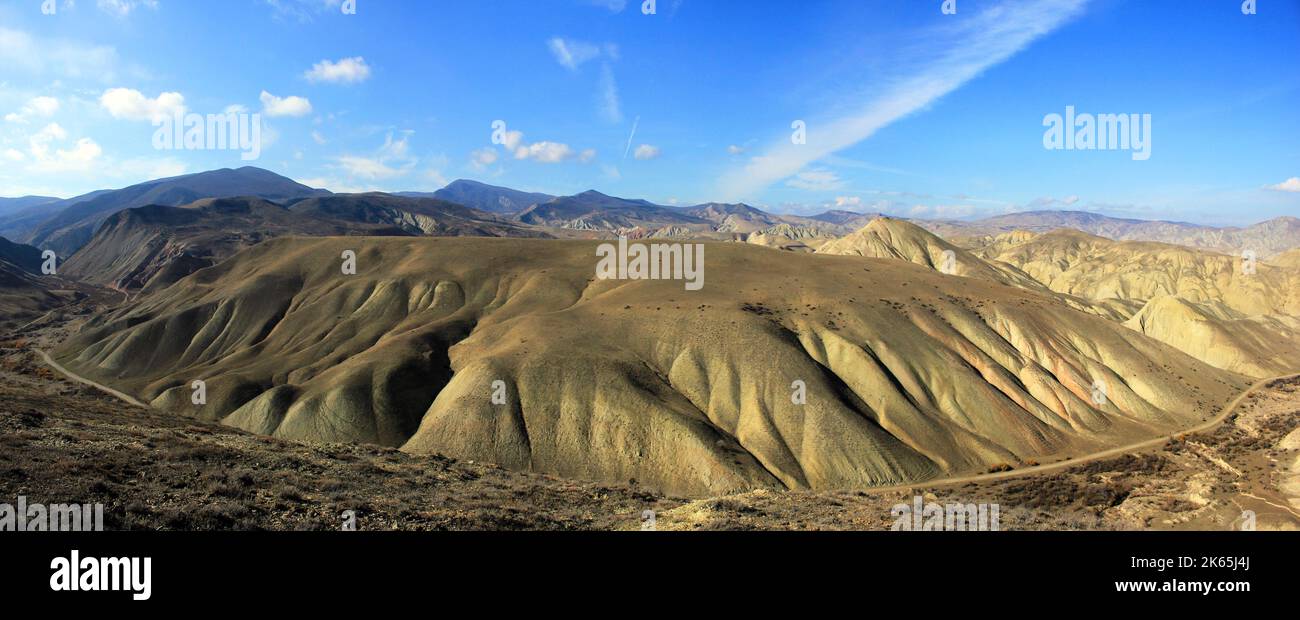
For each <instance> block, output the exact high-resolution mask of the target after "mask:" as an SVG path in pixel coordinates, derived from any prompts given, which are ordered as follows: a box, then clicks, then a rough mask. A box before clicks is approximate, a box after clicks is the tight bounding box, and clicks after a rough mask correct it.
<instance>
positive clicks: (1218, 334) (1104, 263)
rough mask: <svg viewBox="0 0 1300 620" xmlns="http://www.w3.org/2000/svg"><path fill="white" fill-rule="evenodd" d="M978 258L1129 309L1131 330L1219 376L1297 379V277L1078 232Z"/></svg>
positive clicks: (1025, 241) (1016, 236) (1013, 240)
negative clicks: (1288, 375)
mask: <svg viewBox="0 0 1300 620" xmlns="http://www.w3.org/2000/svg"><path fill="white" fill-rule="evenodd" d="M978 254H979V255H981V256H984V257H986V258H989V259H991V260H997V261H1002V262H1005V263H1008V264H1011V265H1014V266H1016V267H1018V268H1020V269H1021V270H1023V271H1024V272H1025V273H1028V274H1029V275H1031V276H1033V277H1034V278H1035V279H1037V280H1038V281H1040V282H1042V283H1043V284H1045V285H1046V286H1048V287H1050V288H1051V289H1052V290H1053V291H1057V292H1060V293H1063V294H1068V295H1073V296H1077V297H1082V298H1086V299H1090V300H1092V301H1094V302H1096V303H1105V304H1110V305H1112V306H1113V307H1115V308H1120V309H1122V308H1124V307H1125V306H1127V307H1128V308H1132V312H1131V314H1132V316H1131V317H1130V318H1129V320H1128V322H1127V324H1128V325H1129V326H1130V327H1132V328H1133V329H1136V330H1138V331H1141V332H1142V333H1145V334H1146V335H1148V336H1152V337H1154V338H1157V339H1159V340H1161V341H1163V342H1166V343H1168V344H1171V345H1173V346H1175V347H1177V348H1179V349H1180V350H1182V351H1184V352H1187V353H1190V354H1192V355H1193V356H1195V357H1197V358H1198V359H1201V360H1204V361H1206V362H1209V363H1210V364H1213V365H1215V366H1218V367H1220V368H1224V369H1228V370H1232V371H1236V372H1241V373H1246V374H1250V375H1253V376H1256V377H1268V376H1275V375H1279V374H1283V373H1287V372H1294V371H1300V329H1297V326H1300V320H1298V317H1300V270H1297V269H1292V268H1287V267H1277V266H1274V265H1272V264H1265V263H1264V262H1263V261H1256V262H1255V263H1254V264H1253V265H1248V264H1247V263H1246V262H1245V261H1244V260H1243V258H1242V257H1234V256H1227V255H1223V254H1217V253H1214V252H1208V251H1204V250H1196V249H1192V248H1185V247H1180V246H1174V245H1167V244H1163V243H1151V242H1138V241H1111V240H1109V239H1103V238H1101V237H1094V236H1092V235H1088V234H1086V233H1081V232H1078V231H1073V230H1061V231H1055V232H1051V233H1046V234H1041V235H1033V234H1027V233H1011V234H1008V235H1003V236H1000V237H998V238H997V239H995V240H994V241H992V242H991V243H989V244H988V245H986V246H985V247H984V248H983V249H981V250H980V251H979V252H978Z"/></svg>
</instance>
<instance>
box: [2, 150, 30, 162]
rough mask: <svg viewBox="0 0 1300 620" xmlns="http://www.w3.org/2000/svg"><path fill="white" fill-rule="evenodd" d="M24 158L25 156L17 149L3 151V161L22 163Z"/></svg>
mask: <svg viewBox="0 0 1300 620" xmlns="http://www.w3.org/2000/svg"><path fill="white" fill-rule="evenodd" d="M26 158H27V156H26V155H23V152H22V151H20V150H18V149H5V159H7V160H9V161H22V160H24V159H26Z"/></svg>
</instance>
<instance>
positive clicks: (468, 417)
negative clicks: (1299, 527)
mask: <svg viewBox="0 0 1300 620" xmlns="http://www.w3.org/2000/svg"><path fill="white" fill-rule="evenodd" d="M595 247H596V244H594V243H589V242H562V241H533V240H494V239H461V238H455V239H452V238H447V239H402V238H391V239H379V238H364V239H363V238H330V239H277V240H272V241H268V242H266V243H263V244H261V245H258V246H256V247H254V248H252V249H250V250H247V251H245V252H242V253H240V254H239V255H237V256H235V257H233V258H231V259H230V260H228V261H226V262H224V263H222V264H220V265H217V266H215V267H211V268H208V269H204V270H202V271H199V272H197V273H195V274H193V275H192V276H190V277H188V278H186V279H184V280H182V281H180V282H178V283H177V284H175V285H173V286H172V287H170V288H169V289H167V290H165V291H162V292H159V293H155V294H152V295H148V296H146V297H145V298H143V299H142V300H141V301H139V302H138V303H136V304H134V305H132V306H130V307H128V308H126V309H124V310H121V311H119V312H117V313H115V314H113V315H110V316H108V317H106V318H104V319H103V320H101V321H99V322H98V324H96V325H93V326H92V327H91V328H89V329H87V330H86V331H84V332H83V333H82V334H81V335H80V336H78V337H77V338H74V339H72V340H71V341H70V342H69V343H68V344H66V345H65V346H63V347H61V348H60V349H59V351H58V352H57V357H58V358H59V359H60V361H61V362H62V363H64V364H65V365H66V366H68V367H69V368H71V369H72V370H74V371H76V372H79V373H82V374H85V375H87V376H90V377H92V378H95V379H98V380H100V381H102V382H104V383H107V384H110V385H113V386H115V387H118V388H120V389H123V390H124V391H127V392H129V393H133V394H136V395H138V396H140V397H141V398H143V399H144V400H146V401H152V402H153V404H154V405H155V406H157V407H161V408H166V409H172V410H176V411H179V412H183V413H187V414H192V415H197V416H200V417H202V418H205V419H209V420H224V421H225V422H226V423H228V424H232V425H235V426H238V427H240V428H244V429H246V430H252V431H255V432H259V433H266V434H273V435H276V436H279V437H284V438H293V439H306V440H313V441H359V442H375V443H381V444H385V445H390V446H399V445H400V446H403V449H405V450H407V451H410V452H414V453H429V452H442V453H446V454H449V455H451V456H456V457H461V458H470V459H477V460H488V461H492V462H498V463H501V464H503V465H505V466H507V467H511V468H514V469H520V470H531V471H538V472H546V473H553V474H559V475H565V476H571V477H579V478H587V479H596V480H604V481H620V482H626V481H628V480H629V479H636V480H638V481H640V482H642V483H645V484H648V485H651V486H653V487H655V488H661V489H665V490H668V491H672V492H682V493H691V494H707V493H717V492H729V491H735V490H742V489H748V488H756V487H790V488H814V489H827V488H852V487H863V486H871V485H881V484H891V483H900V482H909V481H917V480H924V479H928V478H932V477H935V476H939V475H942V474H945V473H959V472H979V471H986V470H988V469H990V468H993V467H997V466H1004V465H1014V464H1019V463H1024V462H1028V461H1031V460H1038V461H1047V460H1052V459H1059V458H1065V457H1066V456H1070V455H1078V454H1082V453H1085V452H1090V451H1093V450H1095V449H1098V448H1100V447H1104V446H1108V445H1117V444H1123V443H1129V442H1132V441H1133V440H1135V439H1141V438H1145V437H1149V436H1155V435H1158V434H1161V433H1165V432H1171V431H1172V430H1177V429H1180V428H1186V427H1189V426H1192V425H1194V424H1195V423H1197V422H1199V421H1201V420H1204V419H1206V418H1208V417H1210V416H1212V415H1213V414H1214V413H1215V412H1216V411H1217V409H1218V407H1219V406H1221V405H1222V404H1223V403H1225V402H1226V401H1228V400H1229V399H1230V398H1231V397H1232V396H1234V395H1235V394H1236V393H1237V392H1238V391H1240V390H1241V389H1244V387H1245V386H1246V385H1247V383H1248V382H1247V381H1246V380H1245V378H1244V377H1241V376H1239V375H1234V374H1231V373H1227V372H1223V371H1220V370H1216V369H1214V368H1212V367H1210V366H1208V365H1205V364H1203V363H1201V362H1199V361H1197V360H1195V359H1193V358H1192V357H1189V356H1187V355H1184V354H1182V353H1179V352H1178V351H1176V350H1174V349H1173V348H1171V347H1169V346H1167V345H1164V344H1162V343H1159V342H1157V341H1155V340H1152V339H1149V338H1146V337H1143V336H1141V335H1138V334H1135V333H1134V332H1132V331H1131V330H1128V329H1127V328H1125V327H1123V326H1122V325H1120V324H1119V323H1116V322H1113V321H1107V320H1104V319H1101V318H1098V317H1095V316H1092V315H1089V314H1085V313H1082V312H1078V311H1075V310H1072V309H1070V308H1069V307H1067V306H1065V305H1064V304H1062V303H1061V302H1060V301H1059V299H1058V298H1056V297H1053V296H1050V295H1046V294H1039V293H1034V292H1030V291H1025V290H1021V289H1017V288H1011V287H1003V286H1000V285H990V284H989V283H987V282H984V281H981V280H975V279H971V278H961V277H950V276H944V275H941V274H938V273H936V272H934V271H933V270H932V269H928V268H924V267H919V266H916V265H912V264H909V263H905V262H902V261H897V260H875V259H864V258H859V257H837V256H809V255H795V254H788V253H777V252H771V251H769V250H765V249H762V248H754V247H749V246H747V245H744V244H709V245H708V246H707V251H706V262H705V264H706V269H705V272H706V274H707V279H706V281H705V282H706V284H705V286H704V289H703V290H701V291H697V292H687V291H685V290H684V288H683V283H682V282H680V281H672V280H664V281H598V280H594V278H593V274H594V268H595V264H596V254H595ZM345 249H354V250H356V251H357V254H358V256H359V258H360V260H359V273H358V274H357V275H355V276H344V275H342V274H341V273H340V270H339V262H340V261H339V256H340V254H341V252H342V251H343V250H345ZM195 379H203V380H205V381H206V383H207V396H208V400H207V404H206V405H203V406H201V407H197V406H194V405H191V404H190V395H191V389H190V385H191V382H192V381H193V380H195ZM496 381H501V382H502V384H498V385H497V386H494V382H496ZM795 381H803V382H804V383H805V384H806V387H807V402H806V404H802V405H800V404H795V403H793V402H792V398H791V392H792V390H791V387H792V383H793V382H795ZM1098 381H1099V382H1101V383H1103V384H1104V385H1105V396H1106V397H1105V398H1104V399H1101V400H1094V390H1093V386H1094V385H1096V383H1095V382H1098ZM502 385H503V386H504V388H505V389H504V393H505V395H506V401H505V402H506V404H504V405H494V404H493V402H492V395H493V393H494V391H495V390H496V388H497V387H500V386H502ZM1094 403H1100V404H1094Z"/></svg>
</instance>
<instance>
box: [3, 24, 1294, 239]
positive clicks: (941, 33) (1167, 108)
mask: <svg viewBox="0 0 1300 620" xmlns="http://www.w3.org/2000/svg"><path fill="white" fill-rule="evenodd" d="M653 4H654V6H653V12H651V11H649V10H648V9H649V8H651V7H649V6H647V5H646V4H645V3H643V2H642V1H641V0H545V1H537V0H475V1H464V2H452V1H430V0H420V1H398V0H354V1H348V0H222V1H220V2H209V1H200V0H0V196H10V197H12V196H21V195H28V194H35V195H51V196H59V197H69V196H74V195H78V194H82V193H85V192H88V191H92V190H96V189H103V188H117V187H124V186H127V185H130V184H133V183H137V182H140V181H144V180H148V179H152V178H158V177H164V176H174V175H178V174H185V173H193V172H200V171H204V170H210V169H215V168H225V167H232V168H233V167H239V166H244V165H255V166H259V167H262V168H266V169H269V170H272V171H274V172H277V173H279V174H283V175H285V176H288V177H290V178H293V179H295V180H298V181H300V182H302V183H306V184H308V185H312V186H314V187H324V188H326V189H330V190H333V191H340V192H353V191H433V190H436V189H438V188H440V187H442V186H444V185H445V184H447V183H448V182H450V181H452V180H455V179H458V178H468V179H474V180H478V181H482V182H485V183H491V184H495V185H504V186H508V187H513V188H516V189H521V190H527V191H541V192H546V193H551V194H557V195H564V194H573V193H578V192H581V191H585V190H587V189H596V190H599V191H602V192H604V193H607V194H611V195H616V196H624V197H633V198H645V199H647V200H651V201H653V202H656V203H660V204H668V205H680V206H685V205H692V204H699V203H703V202H710V201H718V202H741V201H743V202H746V203H748V204H751V205H755V206H759V207H761V208H765V209H767V210H770V211H774V212H779V213H793V214H813V213H819V212H822V211H825V210H827V209H831V208H839V209H846V210H852V211H859V212H872V213H874V212H885V213H888V214H891V215H898V216H904V217H917V218H956V219H969V218H977V217H987V216H993V215H1000V214H1003V213H1008V212H1014V211H1022V210H1035V209H1073V210H1087V211H1094V212H1098V213H1103V214H1107V215H1113V216H1120V217H1134V218H1140V219H1170V220H1179V221H1189V222H1196V223H1204V224H1214V225H1244V224H1249V223H1253V222H1257V221H1261V220H1264V219H1268V218H1272V217H1276V216H1281V215H1300V144H1298V143H1297V140H1296V138H1297V136H1300V118H1298V117H1297V114H1296V111H1297V109H1300V105H1297V104H1300V64H1298V63H1297V59H1298V58H1300V1H1297V0H1285V1H1284V0H1256V2H1254V3H1253V4H1254V7H1253V12H1252V11H1250V10H1243V8H1247V9H1249V8H1250V7H1249V6H1245V7H1244V6H1243V2H1242V1H1241V0H1204V1H1197V2H1185V1H1179V0H1128V1H1125V0H1015V1H1011V0H844V1H832V0H825V1H817V0H805V1H801V2H777V1H769V0H761V1H756V0H656V1H654V2H653ZM1249 4H1251V3H1250V2H1246V3H1245V5H1249ZM51 5H53V10H51ZM954 9H955V10H954ZM1067 108H1071V109H1073V110H1074V118H1076V119H1077V118H1079V117H1080V116H1081V115H1082V116H1087V117H1088V118H1090V119H1094V118H1097V117H1096V115H1125V116H1124V118H1125V119H1126V120H1129V121H1130V129H1131V130H1137V129H1139V128H1142V129H1145V130H1147V131H1149V134H1143V133H1142V131H1135V133H1134V137H1136V138H1143V137H1144V136H1149V138H1148V139H1147V140H1144V141H1143V143H1144V147H1143V148H1142V149H1139V148H1135V144H1133V143H1130V144H1128V145H1127V146H1128V147H1129V148H1127V149H1105V150H1102V149H1087V148H1080V147H1081V146H1085V145H1087V141H1086V140H1085V139H1082V138H1080V139H1074V138H1075V136H1076V135H1077V134H1076V132H1079V131H1083V132H1086V131H1087V129H1088V127H1086V126H1082V125H1072V126H1070V127H1068V128H1065V129H1064V130H1063V132H1064V133H1069V134H1071V138H1072V139H1071V140H1070V145H1071V146H1073V147H1074V148H1048V146H1049V145H1050V146H1060V143H1059V141H1058V142H1056V143H1050V144H1049V141H1048V136H1047V135H1046V134H1048V133H1049V130H1050V129H1051V126H1052V123H1053V121H1052V120H1051V119H1052V115H1060V116H1061V117H1062V118H1064V117H1065V116H1066V114H1067ZM177 112H180V113H182V114H198V115H202V116H201V117H200V118H203V119H206V118H209V117H216V116H217V115H224V114H226V113H228V112H230V113H233V114H234V115H235V116H232V117H229V118H238V119H243V122H246V123H249V124H250V125H249V126H250V127H251V123H253V122H256V123H257V128H258V130H259V133H260V136H259V137H260V148H259V149H257V151H258V152H257V153H256V155H257V157H256V159H251V160H250V159H246V158H247V157H248V156H249V155H250V154H251V153H250V152H249V151H248V150H243V151H241V150H239V149H235V148H227V149H188V148H176V147H177V146H184V145H183V144H171V145H168V144H166V143H165V142H160V141H159V140H158V139H157V136H156V135H155V134H156V133H157V130H158V128H159V126H161V123H162V122H163V119H172V118H176V117H175V116H174V115H175V114H176V113H177ZM254 115H256V117H254ZM1129 115H1131V116H1129ZM1079 122H1082V121H1079ZM1100 133H1102V134H1103V135H1104V134H1105V132H1104V131H1103V132H1100ZM250 135H251V134H250Z"/></svg>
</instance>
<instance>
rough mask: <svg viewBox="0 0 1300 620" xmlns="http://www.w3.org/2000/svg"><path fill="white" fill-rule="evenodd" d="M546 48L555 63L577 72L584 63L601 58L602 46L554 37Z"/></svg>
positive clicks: (547, 43)
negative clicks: (553, 57) (548, 49)
mask: <svg viewBox="0 0 1300 620" xmlns="http://www.w3.org/2000/svg"><path fill="white" fill-rule="evenodd" d="M546 46H547V47H549V48H550V50H551V55H552V56H555V61H556V62H558V63H560V65H561V66H563V67H564V68H566V69H568V70H570V71H577V70H578V67H581V66H582V64H583V63H585V62H587V61H589V60H594V59H596V58H599V57H600V46H598V45H594V44H592V43H587V42H585V41H575V40H573V39H564V38H561V37H552V38H551V39H550V40H549V41H547V42H546Z"/></svg>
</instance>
